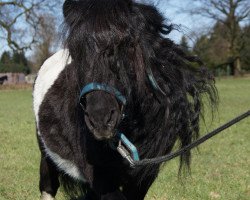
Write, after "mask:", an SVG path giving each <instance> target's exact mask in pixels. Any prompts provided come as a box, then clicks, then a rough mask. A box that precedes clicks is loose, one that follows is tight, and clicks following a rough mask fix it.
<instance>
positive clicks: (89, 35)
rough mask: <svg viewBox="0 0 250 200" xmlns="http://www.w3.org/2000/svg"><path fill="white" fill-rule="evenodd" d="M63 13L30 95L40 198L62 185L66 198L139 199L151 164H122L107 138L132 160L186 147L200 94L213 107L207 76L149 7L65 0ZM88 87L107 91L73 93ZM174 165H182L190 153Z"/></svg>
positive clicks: (194, 133)
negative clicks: (57, 47)
mask: <svg viewBox="0 0 250 200" xmlns="http://www.w3.org/2000/svg"><path fill="white" fill-rule="evenodd" d="M63 13H64V17H65V24H66V29H65V46H66V47H65V49H64V50H61V51H59V52H57V53H56V54H55V55H53V56H52V57H50V58H49V59H48V60H47V61H46V62H45V63H44V64H43V66H42V67H41V69H40V71H39V73H38V77H37V79H36V82H35V85H34V92H33V96H34V112H35V117H36V126H37V137H38V142H39V147H40V150H41V163H40V191H41V199H42V200H48V199H53V198H54V197H55V195H56V193H57V190H58V188H59V186H60V184H61V185H62V186H64V188H65V190H66V192H67V193H68V194H69V196H71V198H73V197H74V198H78V197H79V196H80V195H85V199H96V200H98V199H101V200H105V199H108V200H118V199H119V200H122V199H123V200H142V199H144V197H145V195H146V193H147V191H148V189H149V188H150V186H151V184H152V183H153V182H154V180H155V178H156V177H157V174H158V172H159V167H160V165H159V164H154V165H148V166H141V167H136V168H131V167H130V166H129V165H128V163H127V161H126V160H124V159H123V158H122V156H121V155H120V154H119V153H118V152H117V151H116V150H115V149H114V148H112V145H110V143H112V141H114V138H115V137H116V134H117V132H122V133H123V134H124V135H125V136H126V137H127V138H128V139H129V140H130V142H132V143H133V144H134V145H135V146H136V147H137V149H138V152H139V156H140V158H141V159H143V158H152V157H156V156H162V155H165V154H167V153H169V152H170V151H171V150H172V148H173V146H174V144H175V143H176V142H177V141H179V142H180V147H184V146H186V145H188V144H190V143H191V142H192V140H193V139H195V138H197V137H198V134H199V119H200V117H201V110H202V103H203V97H208V99H209V100H210V103H211V105H214V104H215V103H216V89H215V87H214V79H213V77H212V76H211V75H210V74H209V73H208V71H207V70H206V68H204V67H203V66H202V63H201V62H199V60H198V59H197V58H195V57H190V56H188V55H186V54H185V53H184V52H183V51H182V50H181V49H180V48H179V46H178V45H176V44H174V43H173V42H172V41H171V40H170V39H168V38H167V35H168V34H169V32H170V31H171V30H172V27H171V26H167V25H165V24H164V18H163V17H162V15H161V14H159V12H158V11H157V10H156V8H154V7H153V6H150V5H144V4H141V3H136V2H134V1H132V0H66V1H65V3H64V6H63ZM92 83H97V84H99V86H100V85H102V86H104V88H109V89H108V90H107V89H96V88H94V89H92V90H89V91H88V92H85V94H84V95H82V96H81V94H82V91H83V90H84V89H86V88H84V87H86V85H87V86H88V87H89V86H90V85H89V84H92ZM83 88H84V89H83ZM110 88H111V89H110ZM117 91H119V95H120V96H121V95H122V97H124V99H125V100H126V103H124V102H123V101H121V100H120V98H119V97H118V96H117ZM113 145H116V143H115V142H113ZM180 163H181V164H180V165H181V166H182V165H183V164H186V165H187V166H189V164H190V152H189V151H188V152H185V153H184V154H182V155H181V157H180Z"/></svg>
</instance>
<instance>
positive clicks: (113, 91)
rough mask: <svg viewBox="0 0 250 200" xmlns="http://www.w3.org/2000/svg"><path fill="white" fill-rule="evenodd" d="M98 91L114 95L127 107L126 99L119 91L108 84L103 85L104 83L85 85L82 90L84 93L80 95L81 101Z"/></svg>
mask: <svg viewBox="0 0 250 200" xmlns="http://www.w3.org/2000/svg"><path fill="white" fill-rule="evenodd" d="M96 90H101V91H105V92H107V93H111V94H114V95H115V97H116V98H117V99H118V100H119V101H120V102H121V103H122V105H123V106H125V105H126V102H127V100H126V98H125V97H124V96H123V95H122V94H121V92H120V91H118V90H117V89H115V88H113V87H111V86H108V85H106V84H103V83H95V82H93V83H89V84H87V85H85V86H84V87H83V88H82V91H81V93H80V99H81V98H82V97H84V96H85V95H86V94H87V93H90V92H92V91H96Z"/></svg>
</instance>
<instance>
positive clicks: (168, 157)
mask: <svg viewBox="0 0 250 200" xmlns="http://www.w3.org/2000/svg"><path fill="white" fill-rule="evenodd" d="M249 115H250V110H248V111H247V112H245V113H243V114H241V115H240V116H238V117H236V118H234V119H232V120H231V121H229V122H227V123H226V124H224V125H222V126H220V127H218V128H217V129H215V130H213V131H212V132H210V133H208V134H206V135H204V136H203V137H201V138H200V139H198V140H196V141H195V142H193V143H191V144H189V145H187V146H185V147H183V148H181V149H180V150H178V151H176V152H174V153H170V154H168V155H165V156H160V157H156V158H151V159H143V160H139V161H136V160H133V159H131V156H130V157H129V159H128V153H126V156H124V155H123V157H124V158H125V159H126V160H128V161H129V163H130V167H132V168H135V167H139V166H146V165H153V164H160V163H162V162H166V161H169V160H171V159H173V158H175V157H177V156H179V155H181V154H183V153H185V152H186V151H189V150H191V149H193V148H194V147H196V146H198V145H200V144H202V143H203V142H205V141H207V140H208V139H210V138H211V137H213V136H215V135H217V134H218V133H220V132H221V131H223V130H225V129H227V128H229V127H230V126H232V125H234V124H236V123H238V122H239V121H241V120H243V119H245V118H247V117H248V116H249Z"/></svg>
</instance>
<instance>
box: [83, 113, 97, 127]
mask: <svg viewBox="0 0 250 200" xmlns="http://www.w3.org/2000/svg"><path fill="white" fill-rule="evenodd" d="M85 122H86V124H87V126H88V127H89V128H90V129H95V128H96V126H95V123H94V121H93V120H92V119H91V117H89V115H88V114H85Z"/></svg>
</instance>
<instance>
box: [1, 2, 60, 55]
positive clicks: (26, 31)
mask: <svg viewBox="0 0 250 200" xmlns="http://www.w3.org/2000/svg"><path fill="white" fill-rule="evenodd" d="M61 2H62V0H56V1H48V0H9V1H4V0H3V1H1V2H0V34H1V36H0V37H1V39H2V40H5V41H6V42H7V44H8V46H9V47H10V48H11V49H13V50H15V51H25V50H27V49H30V48H31V47H32V45H33V44H34V43H36V42H37V41H38V40H37V36H38V34H37V29H38V26H39V24H41V23H42V18H41V14H42V13H48V12H54V10H55V8H58V4H60V3H61Z"/></svg>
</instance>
